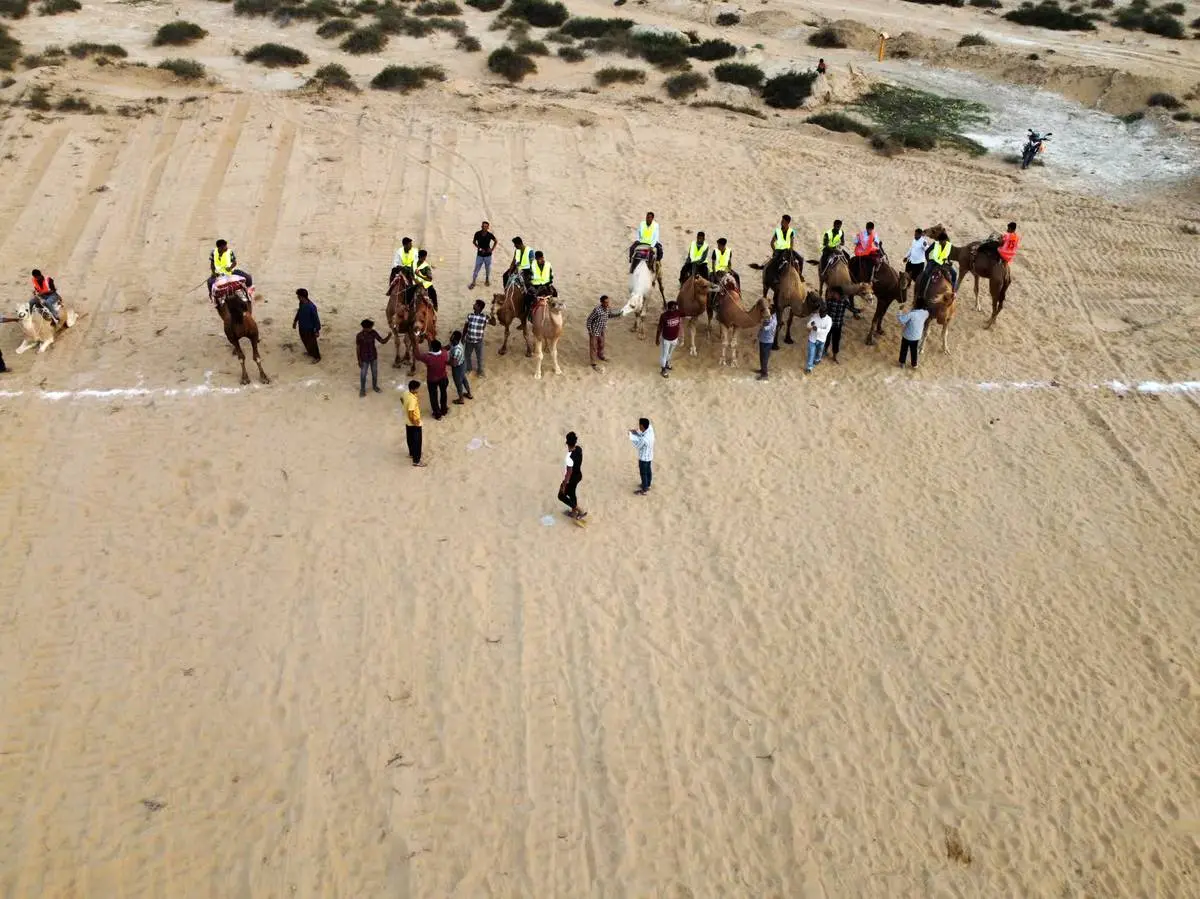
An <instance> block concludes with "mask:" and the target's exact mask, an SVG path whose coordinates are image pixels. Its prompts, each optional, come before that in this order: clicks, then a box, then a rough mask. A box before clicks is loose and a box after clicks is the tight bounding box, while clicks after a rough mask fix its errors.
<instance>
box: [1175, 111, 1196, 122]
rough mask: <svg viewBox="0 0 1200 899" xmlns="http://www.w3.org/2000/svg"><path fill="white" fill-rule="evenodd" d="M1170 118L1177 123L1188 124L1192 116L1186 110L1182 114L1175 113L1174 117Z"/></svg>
mask: <svg viewBox="0 0 1200 899" xmlns="http://www.w3.org/2000/svg"><path fill="white" fill-rule="evenodd" d="M1171 118H1173V119H1174V120H1175V121H1177V122H1190V121H1191V120H1192V119H1193V116H1192V114H1191V113H1190V112H1188V111H1187V110H1184V111H1183V112H1177V113H1175V114H1174V115H1172V116H1171Z"/></svg>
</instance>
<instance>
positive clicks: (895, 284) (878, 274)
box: [867, 262, 912, 346]
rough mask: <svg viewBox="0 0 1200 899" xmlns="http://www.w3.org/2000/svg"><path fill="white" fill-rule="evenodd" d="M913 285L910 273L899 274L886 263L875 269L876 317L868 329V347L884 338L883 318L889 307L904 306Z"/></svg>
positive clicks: (873, 282)
mask: <svg viewBox="0 0 1200 899" xmlns="http://www.w3.org/2000/svg"><path fill="white" fill-rule="evenodd" d="M911 283H912V278H910V277H909V276H908V272H897V271H896V270H895V269H894V268H892V267H891V266H890V265H889V264H888V263H886V262H880V263H879V264H878V265H877V266H876V267H875V278H874V280H872V282H871V287H872V290H873V293H874V294H875V317H874V319H872V321H871V327H869V328H868V329H867V346H874V345H875V338H876V337H877V336H878V337H882V336H883V317H884V315H886V314H887V311H888V307H889V306H891V305H892V303H899V304H900V305H901V306H903V305H904V303H905V302H906V301H907V299H908V295H907V292H908V285H909V284H911Z"/></svg>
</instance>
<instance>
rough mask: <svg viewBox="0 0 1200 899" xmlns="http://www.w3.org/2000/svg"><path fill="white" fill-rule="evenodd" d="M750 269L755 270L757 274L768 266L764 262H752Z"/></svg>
mask: <svg viewBox="0 0 1200 899" xmlns="http://www.w3.org/2000/svg"><path fill="white" fill-rule="evenodd" d="M750 267H751V268H752V269H754V270H755V271H756V272H761V271H762V270H763V269H764V268H766V267H767V266H766V263H764V262H751V263H750Z"/></svg>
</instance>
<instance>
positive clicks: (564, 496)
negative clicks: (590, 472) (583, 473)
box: [558, 478, 583, 509]
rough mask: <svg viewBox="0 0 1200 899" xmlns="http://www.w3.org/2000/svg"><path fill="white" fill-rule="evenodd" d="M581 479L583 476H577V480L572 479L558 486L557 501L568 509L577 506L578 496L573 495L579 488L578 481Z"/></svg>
mask: <svg viewBox="0 0 1200 899" xmlns="http://www.w3.org/2000/svg"><path fill="white" fill-rule="evenodd" d="M582 480H583V478H579V480H574V479H572V480H569V481H567V482H566V483H565V484H563V485H562V486H561V487H559V488H558V501H559V502H560V503H562V504H563V505H564V506H566V507H567V508H568V509H575V508H578V507H579V498H578V497H577V496H576V495H575V491H576V490H578V489H579V481H582Z"/></svg>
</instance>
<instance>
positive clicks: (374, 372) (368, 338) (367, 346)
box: [354, 318, 392, 396]
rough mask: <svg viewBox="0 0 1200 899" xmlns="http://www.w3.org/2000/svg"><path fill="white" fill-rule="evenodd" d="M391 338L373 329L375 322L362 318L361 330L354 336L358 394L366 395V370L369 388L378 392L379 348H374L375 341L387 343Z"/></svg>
mask: <svg viewBox="0 0 1200 899" xmlns="http://www.w3.org/2000/svg"><path fill="white" fill-rule="evenodd" d="M391 339H392V335H391V334H390V333H389V334H388V336H387V337H380V336H379V332H378V331H376V330H375V322H373V321H371V320H370V319H369V318H364V319H363V320H362V330H361V331H359V332H358V336H357V337H355V338H354V344H355V350H356V352H357V353H358V395H359V396H366V395H367V372H368V371H369V372H370V373H371V389H372V390H374V391H375V392H376V393H379V350H378V349H376V347H375V344H376V343H380V344H383V343H387V342H388V341H389V340H391Z"/></svg>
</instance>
